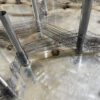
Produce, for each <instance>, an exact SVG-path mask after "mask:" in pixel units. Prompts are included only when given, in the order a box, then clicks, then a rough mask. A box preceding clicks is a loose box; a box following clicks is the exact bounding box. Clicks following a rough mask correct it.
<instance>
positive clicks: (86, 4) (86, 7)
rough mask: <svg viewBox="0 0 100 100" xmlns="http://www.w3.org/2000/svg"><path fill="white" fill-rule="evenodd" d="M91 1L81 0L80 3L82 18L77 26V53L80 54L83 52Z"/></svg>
mask: <svg viewBox="0 0 100 100" xmlns="http://www.w3.org/2000/svg"><path fill="white" fill-rule="evenodd" d="M92 2H93V0H83V3H82V18H81V22H80V26H79V32H78V40H77V53H78V54H81V53H82V51H83V45H84V39H85V36H86V33H87V29H88V24H89V19H90V14H91V9H92Z"/></svg>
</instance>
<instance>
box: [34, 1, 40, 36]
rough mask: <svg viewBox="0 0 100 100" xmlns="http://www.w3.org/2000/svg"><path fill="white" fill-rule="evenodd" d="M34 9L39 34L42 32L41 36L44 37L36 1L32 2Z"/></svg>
mask: <svg viewBox="0 0 100 100" xmlns="http://www.w3.org/2000/svg"><path fill="white" fill-rule="evenodd" d="M32 7H33V11H34V14H35V19H36V24H37V30H38V32H40V35H41V36H42V32H41V28H42V27H41V21H40V15H39V11H38V6H37V2H36V0H32Z"/></svg>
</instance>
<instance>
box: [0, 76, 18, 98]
mask: <svg viewBox="0 0 100 100" xmlns="http://www.w3.org/2000/svg"><path fill="white" fill-rule="evenodd" d="M0 84H1V85H2V86H3V88H4V90H5V91H3V93H4V94H5V95H10V96H13V97H14V96H15V97H17V94H16V92H15V91H14V90H13V89H11V88H10V87H9V85H8V84H7V82H6V81H5V80H4V79H3V78H2V77H1V76H0ZM6 93H8V94H6Z"/></svg>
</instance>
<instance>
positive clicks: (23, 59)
mask: <svg viewBox="0 0 100 100" xmlns="http://www.w3.org/2000/svg"><path fill="white" fill-rule="evenodd" d="M0 20H1V21H2V24H3V26H4V28H5V29H6V31H7V33H8V37H9V39H10V40H11V42H12V44H13V46H14V47H15V49H16V51H17V56H18V60H19V61H20V63H21V64H22V65H27V64H28V63H29V61H28V57H27V55H26V54H25V51H24V50H23V49H22V47H21V44H20V42H19V40H18V38H17V36H16V33H15V32H14V30H13V27H12V24H11V22H10V19H9V17H8V14H7V13H6V12H5V11H0Z"/></svg>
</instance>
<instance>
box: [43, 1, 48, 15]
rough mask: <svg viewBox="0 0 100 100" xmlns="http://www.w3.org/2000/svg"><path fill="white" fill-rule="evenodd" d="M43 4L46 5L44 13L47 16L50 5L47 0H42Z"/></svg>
mask: <svg viewBox="0 0 100 100" xmlns="http://www.w3.org/2000/svg"><path fill="white" fill-rule="evenodd" d="M42 2H43V5H44V10H45V11H44V14H45V15H46V16H47V15H48V7H47V2H46V0H42Z"/></svg>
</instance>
